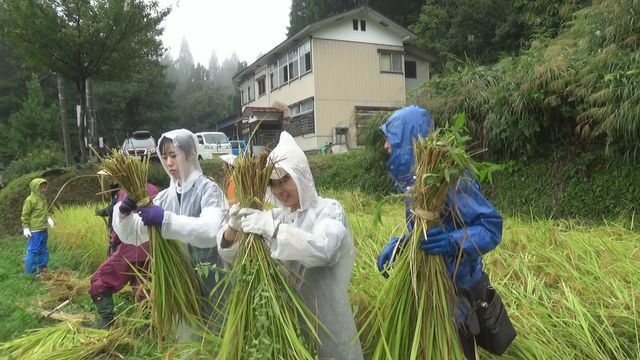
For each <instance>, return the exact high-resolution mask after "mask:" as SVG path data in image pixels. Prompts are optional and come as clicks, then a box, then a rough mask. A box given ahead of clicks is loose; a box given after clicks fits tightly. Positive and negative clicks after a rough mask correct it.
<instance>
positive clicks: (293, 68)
mask: <svg viewBox="0 0 640 360" xmlns="http://www.w3.org/2000/svg"><path fill="white" fill-rule="evenodd" d="M270 70H271V71H270V74H269V80H270V81H271V90H275V89H277V88H278V87H280V86H282V85H284V84H287V83H288V82H290V81H292V80H295V79H297V78H298V77H300V76H301V75H303V74H305V73H307V72H309V71H311V43H310V41H309V40H306V41H305V42H303V43H302V44H300V45H299V46H296V47H295V48H293V49H292V50H291V51H289V52H288V53H287V54H285V55H283V56H282V57H281V58H280V59H278V60H277V61H275V62H274V63H272V64H271V66H270ZM259 85H260V84H258V86H259Z"/></svg>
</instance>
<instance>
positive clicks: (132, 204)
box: [120, 195, 136, 215]
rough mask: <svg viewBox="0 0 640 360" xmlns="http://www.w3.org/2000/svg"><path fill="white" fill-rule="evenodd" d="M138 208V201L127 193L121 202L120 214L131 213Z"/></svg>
mask: <svg viewBox="0 0 640 360" xmlns="http://www.w3.org/2000/svg"><path fill="white" fill-rule="evenodd" d="M135 208H136V201H135V200H133V199H132V198H131V197H129V195H127V196H126V197H125V198H124V200H122V202H121V203H120V214H122V215H129V214H131V212H132V211H133V210H135Z"/></svg>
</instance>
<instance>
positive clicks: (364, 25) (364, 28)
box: [360, 20, 367, 31]
mask: <svg viewBox="0 0 640 360" xmlns="http://www.w3.org/2000/svg"><path fill="white" fill-rule="evenodd" d="M360 30H361V31H367V20H360Z"/></svg>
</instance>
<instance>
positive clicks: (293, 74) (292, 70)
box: [289, 47, 299, 81]
mask: <svg viewBox="0 0 640 360" xmlns="http://www.w3.org/2000/svg"><path fill="white" fill-rule="evenodd" d="M298 74H299V71H298V48H297V47H296V48H295V49H293V50H292V51H291V52H290V53H289V81H291V80H293V79H296V78H298Z"/></svg>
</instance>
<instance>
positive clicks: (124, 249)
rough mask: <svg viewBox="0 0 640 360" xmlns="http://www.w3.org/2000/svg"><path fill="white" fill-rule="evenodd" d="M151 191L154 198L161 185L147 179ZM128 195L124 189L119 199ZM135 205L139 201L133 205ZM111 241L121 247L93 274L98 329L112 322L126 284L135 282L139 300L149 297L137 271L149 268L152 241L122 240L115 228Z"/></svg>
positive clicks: (134, 285)
mask: <svg viewBox="0 0 640 360" xmlns="http://www.w3.org/2000/svg"><path fill="white" fill-rule="evenodd" d="M147 193H148V194H149V197H150V198H152V199H153V198H154V197H155V196H156V194H157V193H158V188H157V187H155V186H154V185H152V184H149V183H147ZM125 199H127V197H126V193H125V192H124V190H120V191H119V192H118V197H117V200H116V202H119V201H123V200H125ZM134 206H135V204H133V205H132V207H134ZM111 244H112V246H113V245H117V247H116V246H114V247H115V251H113V252H112V253H111V255H110V256H109V257H108V258H107V259H106V260H105V261H104V262H103V263H102V264H101V265H100V266H99V267H98V269H97V270H96V272H94V273H93V275H91V287H90V288H89V295H91V299H92V300H93V303H94V304H95V306H96V309H97V310H98V315H99V316H100V318H99V319H98V321H97V322H96V324H95V325H94V327H95V328H98V329H104V328H108V327H109V326H111V323H112V322H113V318H114V317H115V310H114V304H113V298H112V296H113V294H115V293H117V292H119V291H120V290H122V288H123V287H124V286H125V285H126V284H130V285H131V287H132V288H133V289H134V293H135V295H136V298H137V299H138V300H139V301H140V300H144V299H145V293H144V291H142V289H140V285H141V279H140V278H139V276H138V275H137V274H142V273H145V272H146V271H147V270H148V265H149V264H148V261H147V260H148V258H149V243H148V242H145V243H143V244H142V245H132V244H125V243H121V242H120V239H119V238H118V235H117V234H116V233H115V231H111Z"/></svg>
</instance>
